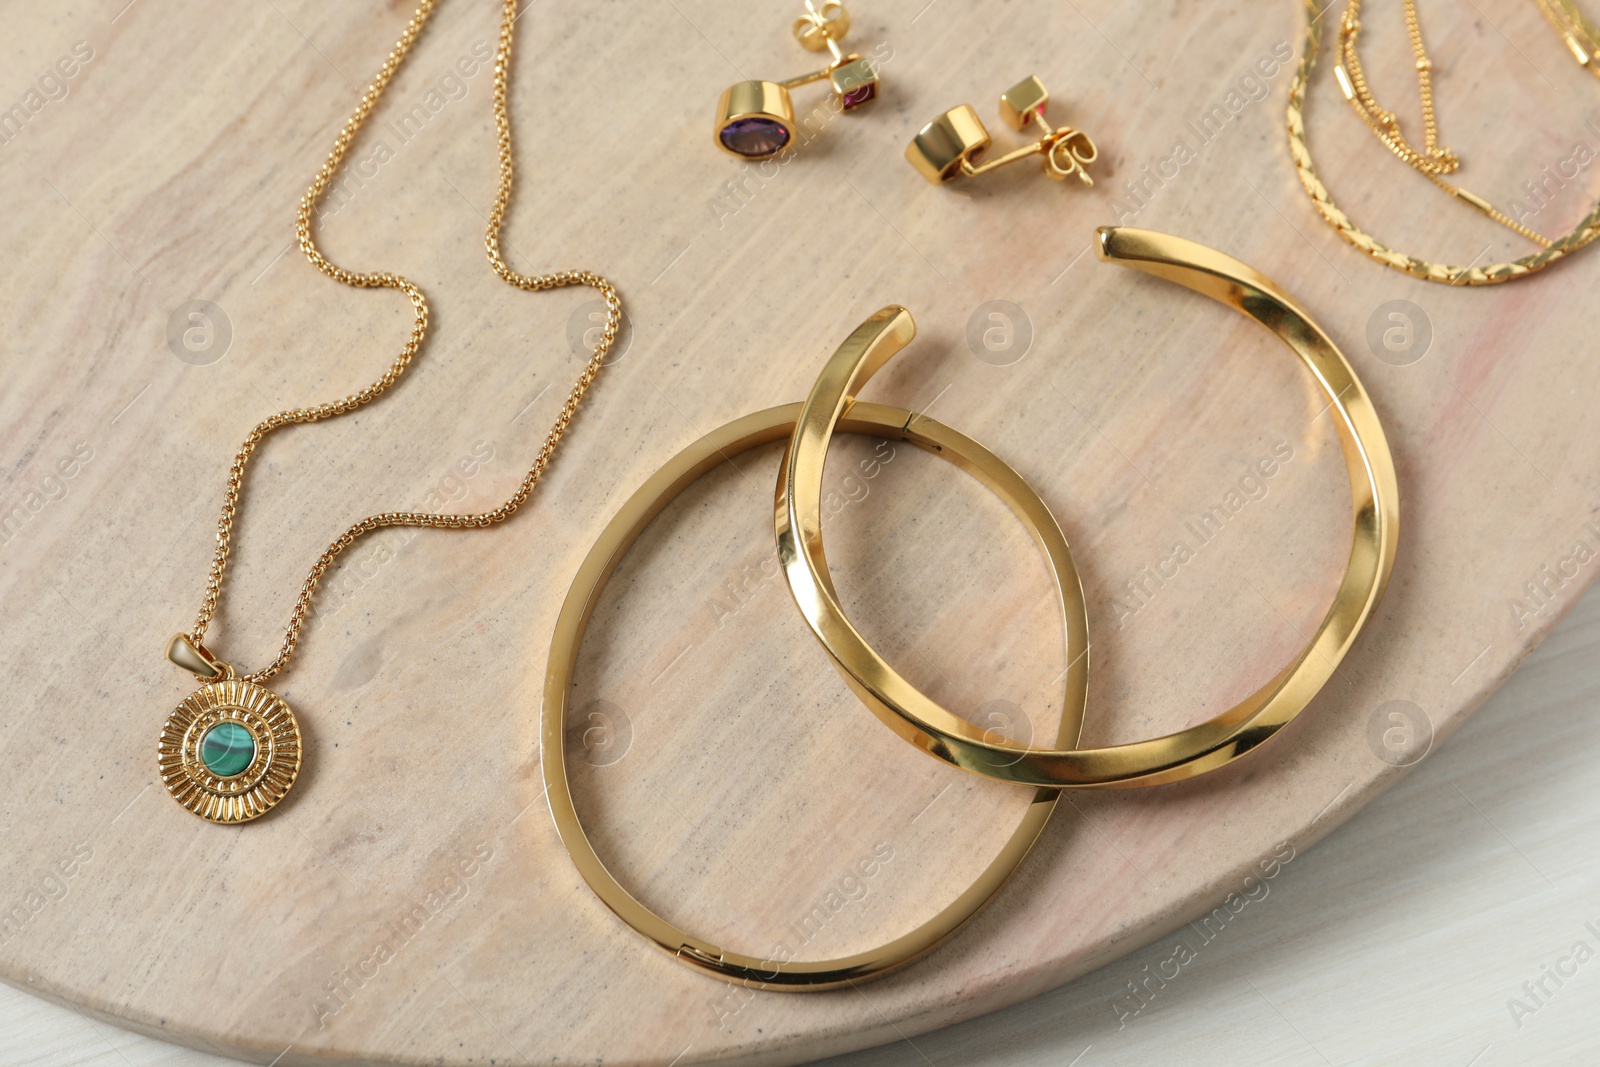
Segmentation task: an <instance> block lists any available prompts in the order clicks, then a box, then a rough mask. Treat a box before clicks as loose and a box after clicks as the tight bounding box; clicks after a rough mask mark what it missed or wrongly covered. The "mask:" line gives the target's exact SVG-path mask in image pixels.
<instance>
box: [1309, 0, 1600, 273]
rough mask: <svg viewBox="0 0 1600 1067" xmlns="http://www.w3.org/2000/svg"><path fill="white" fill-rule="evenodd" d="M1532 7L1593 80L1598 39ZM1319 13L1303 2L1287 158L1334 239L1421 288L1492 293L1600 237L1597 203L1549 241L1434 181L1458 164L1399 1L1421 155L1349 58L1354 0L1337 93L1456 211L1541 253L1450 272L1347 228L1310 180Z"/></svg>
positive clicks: (1582, 22) (1414, 31)
mask: <svg viewBox="0 0 1600 1067" xmlns="http://www.w3.org/2000/svg"><path fill="white" fill-rule="evenodd" d="M1536 2H1537V3H1538V4H1539V6H1540V9H1541V10H1542V11H1544V13H1545V15H1546V17H1547V18H1549V19H1550V21H1551V22H1552V24H1554V25H1555V26H1556V28H1557V30H1558V31H1560V33H1561V35H1562V39H1563V41H1565V42H1566V44H1567V47H1568V49H1569V50H1570V51H1571V52H1572V53H1573V55H1574V57H1575V58H1576V59H1577V60H1578V62H1579V63H1581V64H1583V65H1584V66H1586V67H1588V69H1589V70H1590V71H1591V72H1594V73H1596V74H1600V61H1597V60H1596V58H1595V54H1594V52H1595V48H1594V46H1596V45H1600V32H1597V31H1596V30H1595V29H1594V27H1593V26H1592V25H1591V24H1590V23H1589V22H1588V21H1587V20H1586V19H1585V18H1584V17H1583V15H1582V14H1581V13H1580V12H1579V11H1578V10H1577V8H1576V7H1575V6H1574V5H1573V3H1572V2H1571V0H1536ZM1323 10H1324V9H1323V7H1322V3H1321V0H1305V11H1306V37H1305V46H1304V48H1302V50H1301V58H1300V67H1299V70H1298V71H1297V72H1296V74H1295V78H1294V83H1293V84H1292V85H1291V86H1290V88H1289V107H1288V131H1289V153H1290V156H1291V157H1292V158H1293V160H1294V165H1295V172H1296V173H1297V174H1298V175H1299V178H1300V184H1301V185H1302V186H1303V187H1304V188H1305V191H1306V193H1307V195H1309V196H1310V197H1311V203H1312V205H1313V206H1314V207H1315V208H1316V209H1317V212H1318V213H1319V214H1320V215H1321V216H1322V218H1323V220H1324V221H1326V222H1327V223H1328V224H1329V225H1330V226H1332V227H1333V228H1334V230H1335V231H1336V232H1337V233H1338V234H1339V236H1341V237H1343V238H1344V239H1345V240H1346V241H1349V242H1350V243H1351V244H1352V245H1354V246H1355V247H1357V248H1359V249H1361V250H1362V251H1363V252H1366V253H1367V254H1368V255H1370V256H1372V258H1374V259H1376V260H1378V261H1379V262H1380V263H1383V264H1384V265H1386V266H1388V267H1392V268H1393V269H1395V270H1398V271H1402V272H1404V273H1406V274H1410V275H1413V276H1415V277H1418V278H1422V279H1425V280H1427V281H1432V282H1442V283H1445V284H1449V285H1493V284H1495V283H1498V282H1504V281H1509V280H1512V279H1514V278H1521V277H1525V276H1527V275H1529V274H1532V273H1534V272H1536V271H1539V270H1543V269H1544V268H1545V267H1547V266H1549V265H1550V264H1551V263H1554V262H1556V261H1557V260H1559V259H1561V258H1563V257H1564V256H1567V255H1570V254H1571V253H1573V252H1576V251H1577V250H1578V249H1580V248H1583V247H1584V246H1585V245H1587V244H1589V243H1590V242H1591V241H1593V240H1594V239H1595V238H1596V237H1600V203H1596V204H1595V206H1594V208H1593V209H1592V210H1591V211H1590V212H1589V214H1588V215H1586V216H1585V217H1584V218H1583V219H1582V220H1581V221H1580V222H1579V223H1578V225H1577V226H1575V227H1574V228H1573V229H1572V230H1571V231H1570V232H1568V233H1566V234H1564V235H1562V236H1561V237H1557V238H1554V239H1551V238H1547V237H1544V236H1543V235H1541V234H1539V233H1537V232H1535V231H1534V230H1532V229H1530V228H1528V227H1526V226H1524V225H1523V224H1521V223H1519V222H1517V221H1516V220H1515V219H1512V218H1511V217H1510V216H1508V215H1506V214H1505V213H1503V212H1501V211H1500V210H1499V209H1497V208H1495V207H1494V205H1492V204H1490V203H1489V202H1488V201H1487V200H1485V199H1483V198H1482V197H1480V196H1478V195H1476V194H1474V193H1471V192H1469V191H1468V190H1466V189H1463V188H1461V187H1459V186H1457V185H1454V184H1452V183H1451V182H1448V181H1445V180H1444V178H1442V177H1441V175H1442V174H1448V173H1453V172H1454V171H1455V170H1456V169H1457V168H1458V167H1459V166H1460V160H1459V159H1457V158H1456V155H1455V153H1454V152H1451V151H1450V150H1449V149H1448V148H1444V147H1443V146H1442V145H1441V144H1440V143H1439V129H1438V120H1437V117H1436V115H1435V111H1434V104H1433V74H1432V71H1433V63H1432V61H1431V60H1430V59H1429V58H1428V53H1427V49H1426V48H1425V47H1424V44H1423V40H1422V27H1421V23H1420V21H1419V19H1418V16H1417V10H1416V4H1415V0H1405V17H1406V30H1407V33H1408V35H1409V37H1410V40H1411V51H1412V55H1413V57H1414V58H1415V60H1416V67H1417V89H1418V95H1419V97H1420V101H1421V106H1422V118H1423V131H1424V146H1423V148H1422V149H1420V150H1419V149H1417V148H1416V147H1415V146H1413V145H1412V144H1411V142H1410V141H1408V140H1407V139H1406V138H1405V136H1404V134H1403V133H1402V132H1401V130H1400V125H1399V121H1398V119H1397V118H1396V117H1395V115H1394V113H1393V112H1392V111H1389V110H1387V109H1385V108H1384V107H1383V106H1382V105H1380V104H1379V103H1378V101H1377V99H1376V98H1375V97H1374V96H1373V94H1372V91H1371V89H1370V88H1369V87H1368V85H1367V81H1366V75H1365V72H1364V71H1363V70H1362V67H1361V60H1360V57H1359V55H1357V52H1356V43H1357V39H1358V37H1359V35H1360V31H1361V19H1360V15H1361V0H1348V3H1347V6H1346V8H1345V14H1344V18H1343V19H1341V21H1340V24H1339V53H1340V62H1339V63H1338V64H1337V65H1336V66H1335V67H1334V76H1335V77H1336V79H1337V80H1338V82H1339V88H1340V90H1341V91H1342V92H1343V93H1344V95H1345V98H1346V99H1347V100H1349V101H1350V104H1351V106H1352V107H1354V109H1355V111H1356V113H1357V114H1358V115H1360V116H1361V119H1362V121H1363V122H1365V123H1366V124H1367V126H1368V127H1369V128H1370V129H1371V130H1372V132H1373V133H1374V134H1376V135H1377V137H1378V138H1379V139H1380V140H1381V141H1382V142H1383V143H1384V144H1385V145H1386V146H1387V147H1388V148H1389V150H1390V151H1392V152H1393V153H1394V154H1395V155H1396V156H1398V157H1399V158H1400V159H1403V160H1405V161H1406V163H1408V164H1409V165H1411V166H1412V167H1413V168H1415V169H1416V170H1418V171H1419V172H1420V173H1422V174H1423V175H1424V176H1425V177H1426V178H1427V179H1428V180H1429V181H1431V182H1433V183H1434V184H1435V185H1437V186H1438V187H1439V188H1441V189H1443V190H1444V191H1445V192H1447V193H1449V194H1450V195H1451V196H1453V197H1455V198H1456V199H1458V200H1460V201H1461V202H1462V203H1465V204H1468V205H1470V206H1471V207H1473V208H1474V209H1475V210H1477V211H1479V212H1481V213H1483V214H1484V215H1486V216H1488V217H1489V218H1491V219H1493V220H1494V221H1496V222H1498V223H1499V224H1500V225H1502V226H1505V227H1506V228H1508V229H1510V230H1513V231H1515V232H1516V233H1518V234H1521V235H1522V236H1523V237H1526V238H1527V239H1528V240H1530V241H1533V242H1534V243H1535V244H1537V245H1539V246H1540V250H1539V251H1538V252H1536V253H1534V254H1532V255H1528V256H1523V257H1521V258H1519V259H1514V260H1511V261H1509V262H1505V263H1490V264H1485V265H1483V266H1478V265H1476V264H1468V265H1467V266H1453V265H1450V264H1444V263H1433V262H1429V261H1428V260H1425V259H1418V258H1416V257H1414V256H1409V255H1406V254H1405V253H1403V252H1399V251H1396V250H1395V249H1393V248H1390V247H1389V246H1388V245H1386V244H1384V243H1383V242H1381V241H1379V240H1378V239H1377V238H1375V237H1373V236H1372V235H1371V234H1369V233H1367V232H1366V231H1364V230H1362V229H1361V228H1360V227H1359V226H1357V225H1356V224H1355V223H1354V222H1353V221H1351V219H1350V216H1349V215H1347V214H1345V213H1344V211H1343V210H1341V209H1340V208H1339V206H1338V205H1337V204H1335V203H1334V200H1333V196H1332V195H1331V194H1330V193H1329V192H1328V188H1327V186H1326V185H1324V184H1323V182H1322V179H1321V177H1320V176H1319V175H1318V173H1317V168H1316V163H1315V162H1314V160H1313V159H1312V156H1311V149H1310V146H1309V145H1308V144H1307V140H1306V122H1305V106H1306V92H1307V90H1308V88H1309V86H1310V82H1311V72H1312V70H1313V68H1314V67H1315V66H1316V62H1317V55H1318V53H1319V52H1320V51H1321V48H1322V25H1323V24H1322V14H1323Z"/></svg>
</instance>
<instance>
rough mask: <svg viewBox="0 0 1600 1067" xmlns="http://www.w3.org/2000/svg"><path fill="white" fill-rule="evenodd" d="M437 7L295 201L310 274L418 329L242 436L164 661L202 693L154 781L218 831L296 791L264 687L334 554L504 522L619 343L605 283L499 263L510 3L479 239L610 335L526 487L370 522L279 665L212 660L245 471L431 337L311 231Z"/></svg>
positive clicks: (360, 398) (291, 741)
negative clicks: (208, 552)
mask: <svg viewBox="0 0 1600 1067" xmlns="http://www.w3.org/2000/svg"><path fill="white" fill-rule="evenodd" d="M434 4H435V0H422V2H421V3H420V4H419V5H418V7H417V10H416V12H415V13H414V14H413V15H412V16H411V21H410V22H408V23H407V24H406V28H405V31H404V32H403V33H402V34H401V35H400V39H399V41H398V42H397V43H396V44H395V47H394V48H393V50H391V51H390V52H389V55H388V58H387V59H385V61H384V63H383V66H382V67H381V68H379V70H378V73H377V75H376V76H375V77H374V78H373V79H372V83H371V84H370V85H369V86H368V87H367V91H366V92H365V93H363V94H362V96H361V100H360V102H359V103H358V104H357V105H356V109H355V112H354V113H353V114H352V115H351V116H350V118H349V120H348V121H347V122H346V123H345V124H344V128H343V129H342V130H341V131H340V132H339V136H338V137H337V138H336V139H335V140H334V144H333V150H332V151H330V152H329V153H328V158H327V160H326V161H325V162H324V163H323V164H322V169H321V170H319V171H318V172H317V176H316V178H315V179H314V180H313V181H312V183H311V187H310V188H309V189H308V190H307V191H306V194H305V196H303V197H302V198H301V200H300V211H299V216H298V220H297V223H296V232H297V234H298V237H299V242H300V250H301V251H302V252H304V253H305V255H306V258H307V259H309V260H310V261H311V263H312V265H313V266H315V267H316V268H317V269H318V270H320V271H321V272H322V273H324V274H326V275H327V276H328V277H330V278H332V279H334V280H335V281H339V282H343V283H344V284H345V285H350V286H355V287H357V288H363V289H370V288H383V289H398V290H400V291H401V292H403V293H405V295H406V296H407V297H408V298H409V299H410V300H411V306H412V307H413V308H414V309H415V311H416V321H415V323H414V324H413V326H412V328H411V336H410V337H409V338H408V339H407V341H406V343H405V346H404V347H403V348H402V349H401V351H400V354H399V355H397V356H396V357H395V358H394V361H393V362H392V363H390V364H389V367H388V369H387V370H385V371H384V372H383V375H382V376H381V377H379V378H378V380H377V381H375V382H373V383H372V384H371V385H369V386H367V387H366V388H365V389H362V390H361V391H360V392H357V393H352V394H350V395H349V396H346V397H343V398H341V399H338V400H334V401H330V402H328V403H324V404H318V405H316V406H314V407H304V408H292V409H290V410H288V411H281V412H279V413H278V414H276V415H273V416H272V417H270V418H268V419H266V420H265V421H263V422H261V423H260V424H259V425H257V426H256V428H255V429H253V430H252V431H250V435H249V436H248V437H246V438H245V440H244V444H242V445H241V446H240V447H239V451H238V454H237V455H235V456H234V459H233V465H232V466H231V467H229V469H228V483H227V489H226V492H225V493H224V496H223V503H222V516H221V518H220V519H219V520H218V522H217V550H216V555H215V556H214V557H213V559H212V561H211V574H210V577H209V578H208V580H207V582H206V593H205V598H204V599H203V600H202V601H201V604H200V611H199V614H198V615H197V616H196V618H195V622H194V628H193V629H192V630H191V631H190V632H189V633H186V634H178V635H176V636H175V637H173V638H172V640H171V641H170V642H169V643H168V646H167V657H168V658H169V659H171V660H172V661H173V662H174V663H176V664H178V665H179V666H180V667H183V668H184V669H186V670H188V671H191V672H193V673H194V674H195V675H196V676H197V677H199V678H200V679H201V680H202V681H203V682H204V683H205V684H204V685H202V686H201V687H200V689H199V690H197V691H196V692H195V693H194V694H193V695H192V696H190V697H189V698H188V699H186V700H184V701H183V702H182V703H181V704H179V705H178V706H177V708H176V709H175V710H174V711H173V712H172V714H171V715H169V716H168V717H167V721H166V724H165V726H164V728H163V729H162V731H161V740H160V744H159V746H158V751H157V760H158V766H159V769H160V773H161V780H162V782H163V784H165V785H166V787H167V791H168V792H169V793H171V794H172V797H173V799H175V800H176V801H177V802H178V803H179V804H182V805H183V806H184V807H185V808H187V809H189V810H190V811H192V812H194V813H195V814H196V815H198V816H200V817H201V818H203V819H208V820H210V821H212V822H218V823H239V822H247V821H249V820H251V819H254V818H256V817H258V816H260V815H262V814H264V813H266V812H267V811H269V810H270V809H271V808H272V807H273V806H274V805H276V804H277V803H278V802H279V801H280V800H282V799H283V797H284V796H285V795H286V794H287V793H288V791H289V789H290V787H291V786H293V785H294V782H295V779H296V777H297V776H298V775H299V772H300V761H301V756H302V753H301V738H300V728H299V724H298V723H297V722H296V721H295V717H294V713H293V712H292V711H291V710H290V709H289V706H288V705H287V704H285V703H284V702H283V700H282V698H280V697H279V696H278V695H277V694H276V693H273V692H272V691H271V690H269V689H267V688H265V687H264V686H263V685H261V684H260V683H262V682H265V681H267V680H269V679H271V678H272V677H273V676H274V675H276V674H277V673H278V672H279V671H281V670H283V668H284V666H285V665H287V664H288V662H289V659H290V657H292V656H293V655H294V652H295V648H296V646H297V645H298V644H299V642H300V630H301V627H302V626H303V625H304V623H305V619H306V615H307V614H308V612H309V611H310V608H311V601H312V598H313V596H314V595H315V593H316V589H317V582H318V581H319V580H320V579H321V578H322V575H323V574H324V572H326V571H327V569H328V568H329V567H330V566H332V564H333V562H334V560H336V559H338V557H339V555H340V553H342V552H343V551H344V550H345V549H347V548H349V547H350V546H351V545H352V544H354V543H355V542H356V541H357V540H359V539H360V538H361V537H363V536H365V535H366V534H368V533H371V532H372V531H373V530H379V529H382V528H384V527H386V526H431V527H436V528H441V529H447V530H469V529H477V528H480V527H484V526H492V525H494V524H495V523H498V522H503V521H505V520H506V519H508V518H510V517H511V516H512V515H513V514H514V513H515V512H516V510H517V509H518V508H519V507H520V506H521V505H522V504H523V502H524V501H526V500H527V499H528V497H529V496H530V495H531V494H532V492H533V488H534V486H535V485H537V484H538V482H539V479H540V478H541V477H542V476H543V475H544V472H545V469H546V467H548V466H549V463H550V459H551V457H552V456H553V455H554V454H555V450H556V446H557V445H559V444H560V442H561V438H562V436H563V435H564V434H565V433H566V431H567V427H568V426H569V425H570V424H571V422H572V418H573V416H574V414H575V413H576V412H577V410H578V405H579V403H580V402H581V401H582V400H583V396H584V394H585V393H586V392H587V391H588V389H589V386H590V384H591V383H592V382H593V381H594V379H595V376H596V375H597V374H598V373H599V372H600V367H601V364H602V361H603V360H604V359H605V357H606V354H607V353H608V352H609V351H610V349H611V345H612V343H613V342H614V341H615V340H616V337H617V331H618V328H619V326H620V324H621V319H622V300H621V298H620V297H619V296H618V295H617V291H616V289H614V288H613V287H612V286H611V283H609V282H608V281H606V280H605V279H604V278H602V277H600V276H599V275H598V274H592V273H590V272H588V271H561V272H558V273H554V274H543V275H525V274H519V273H518V272H517V271H515V270H513V269H512V268H511V267H510V266H509V265H508V264H507V263H506V261H505V259H504V257H503V256H502V255H501V253H500V227H501V224H502V223H503V222H504V220H505V215H506V210H507V208H508V207H509V205H510V203H511V191H512V186H513V170H512V153H511V119H510V113H509V109H508V107H507V99H506V97H507V83H508V81H509V78H510V66H511V46H512V41H513V37H514V34H515V24H516V19H517V6H516V0H504V4H503V13H502V16H501V23H500V45H499V51H498V52H497V53H496V55H495V65H494V118H495V127H496V131H497V133H498V147H499V154H500V186H499V191H498V193H497V195H496V197H495V201H494V208H493V209H492V210H491V211H490V213H489V222H488V230H487V234H486V236H485V239H484V244H485V247H486V249H487V251H488V256H489V263H490V265H491V266H492V267H493V268H494V272H495V273H496V274H497V275H499V276H500V277H501V279H503V280H504V281H505V282H507V283H508V284H510V285H514V286H516V287H517V288H519V289H527V290H544V289H559V288H563V287H565V286H569V285H587V286H591V287H592V288H594V289H597V290H599V292H600V295H601V296H602V298H604V300H605V303H606V325H605V329H604V330H603V333H602V337H601V339H600V341H599V343H597V344H596V345H595V346H594V349H593V351H592V353H591V354H590V357H589V361H588V363H587V364H585V366H584V368H583V372H582V373H581V374H580V375H578V380H577V382H576V383H575V384H574V385H573V387H572V390H571V392H569V393H568V394H567V399H566V403H565V404H563V405H562V407H561V411H560V413H559V414H558V415H557V416H556V421H555V424H554V425H553V426H552V427H551V429H550V432H549V434H548V435H547V436H546V437H545V440H544V446H543V447H542V448H541V449H540V450H539V454H538V456H537V457H536V458H535V459H534V462H533V466H532V467H531V468H530V469H529V470H528V473H527V474H526V475H525V476H524V477H523V479H522V483H521V484H520V485H519V486H518V487H517V490H516V492H514V493H513V494H512V495H511V497H510V498H509V499H508V500H506V501H505V503H503V504H501V505H500V506H499V507H497V508H494V509H493V510H491V511H484V512H478V513H473V514H460V515H451V514H433V513H426V512H396V511H390V512H384V513H382V514H378V515H369V516H368V517H366V518H364V519H362V520H361V521H359V522H357V523H355V524H354V525H352V526H350V527H349V528H348V529H347V530H345V531H344V533H342V534H340V535H339V537H338V538H337V539H335V540H334V541H333V543H332V544H330V545H329V546H328V547H327V548H326V549H325V550H324V551H323V553H322V555H321V556H320V557H318V559H317V561H316V563H314V564H313V565H312V567H311V571H310V573H309V574H308V575H307V576H306V580H305V582H304V583H303V584H302V585H301V587H300V595H299V597H298V598H297V600H296V601H295V605H294V611H293V613H292V615H291V616H290V618H289V625H288V627H287V628H286V629H285V631H284V636H283V644H282V647H281V648H280V649H279V651H278V656H277V658H276V659H274V660H273V661H272V662H271V663H269V664H268V665H267V666H265V667H263V668H262V669H260V670H258V671H254V672H252V673H248V674H240V673H238V672H236V671H235V669H234V668H233V667H232V666H231V665H230V664H229V663H227V662H225V661H224V660H222V659H221V658H219V657H218V656H216V655H215V654H214V653H213V652H212V651H211V650H210V649H208V648H207V647H206V645H205V644H204V638H205V634H206V630H207V628H208V627H209V626H210V624H211V621H212V618H213V617H214V616H215V614H216V610H217V605H218V601H219V600H220V598H221V595H222V585H223V578H224V576H225V575H226V573H227V567H228V554H229V550H230V548H231V547H232V542H233V530H234V523H235V521H236V520H237V518H238V512H239V493H240V489H241V487H242V486H243V484H244V472H245V466H246V464H247V463H248V462H249V460H250V457H251V455H252V454H254V452H255V450H256V447H257V446H258V445H260V443H261V442H262V440H264V439H265V438H266V436H267V435H268V434H270V433H271V432H272V431H274V430H276V429H278V428H279V427H282V426H288V425H291V424H294V423H304V422H318V421H320V420H322V419H328V418H332V417H334V416H336V415H343V414H345V413H347V412H350V411H354V410H355V409H356V408H359V407H362V406H363V405H365V404H368V403H370V402H371V401H373V400H375V399H377V398H378V397H379V396H382V395H383V394H384V393H385V392H386V391H388V389H389V388H390V387H391V386H393V385H394V384H395V382H396V381H398V380H399V378H400V376H401V375H402V374H404V373H405V370H406V368H407V367H408V366H410V364H411V361H412V359H413V358H414V357H415V356H416V355H417V352H418V351H419V350H420V348H421V347H422V341H423V338H424V337H425V336H426V334H427V329H428V301H427V298H426V297H424V296H423V294H422V290H421V289H419V288H417V287H416V286H415V285H413V284H412V283H411V282H410V281H408V280H407V279H405V278H403V277H401V276H400V275H398V274H391V273H388V272H378V273H358V272H355V271H349V270H345V269H344V268H343V267H340V266H338V265H336V264H334V263H333V262H331V261H330V260H329V259H328V258H327V257H326V256H324V255H323V254H322V252H321V251H320V250H319V249H318V248H317V245H316V241H315V239H314V238H313V237H312V233H311V219H312V215H313V213H314V212H315V210H316V206H317V203H318V202H319V201H320V200H321V198H322V195H323V193H324V192H325V191H326V190H327V188H328V186H329V185H330V184H332V183H333V180H334V177H335V175H336V174H337V173H338V170H339V167H340V165H341V164H342V162H343V161H344V158H345V155H346V154H347V153H348V152H349V150H350V145H351V143H352V142H353V141H354V140H355V137H356V134H357V133H358V132H359V131H360V129H361V126H362V124H363V123H364V122H366V120H367V117H368V115H370V114H371V113H372V109H373V108H374V107H375V106H376V105H377V103H378V100H379V99H380V98H381V97H382V96H383V92H384V90H385V89H386V88H388V85H389V82H390V80H391V79H393V77H394V75H395V73H396V72H397V71H398V70H399V69H400V66H401V64H402V63H403V62H404V61H405V58H406V56H407V54H408V53H409V52H410V51H411V46H412V45H413V44H414V43H415V42H416V39H417V37H418V35H419V34H420V33H421V32H422V28H423V26H424V25H426V24H427V21H428V17H429V16H430V15H431V14H432V13H433V8H434Z"/></svg>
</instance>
